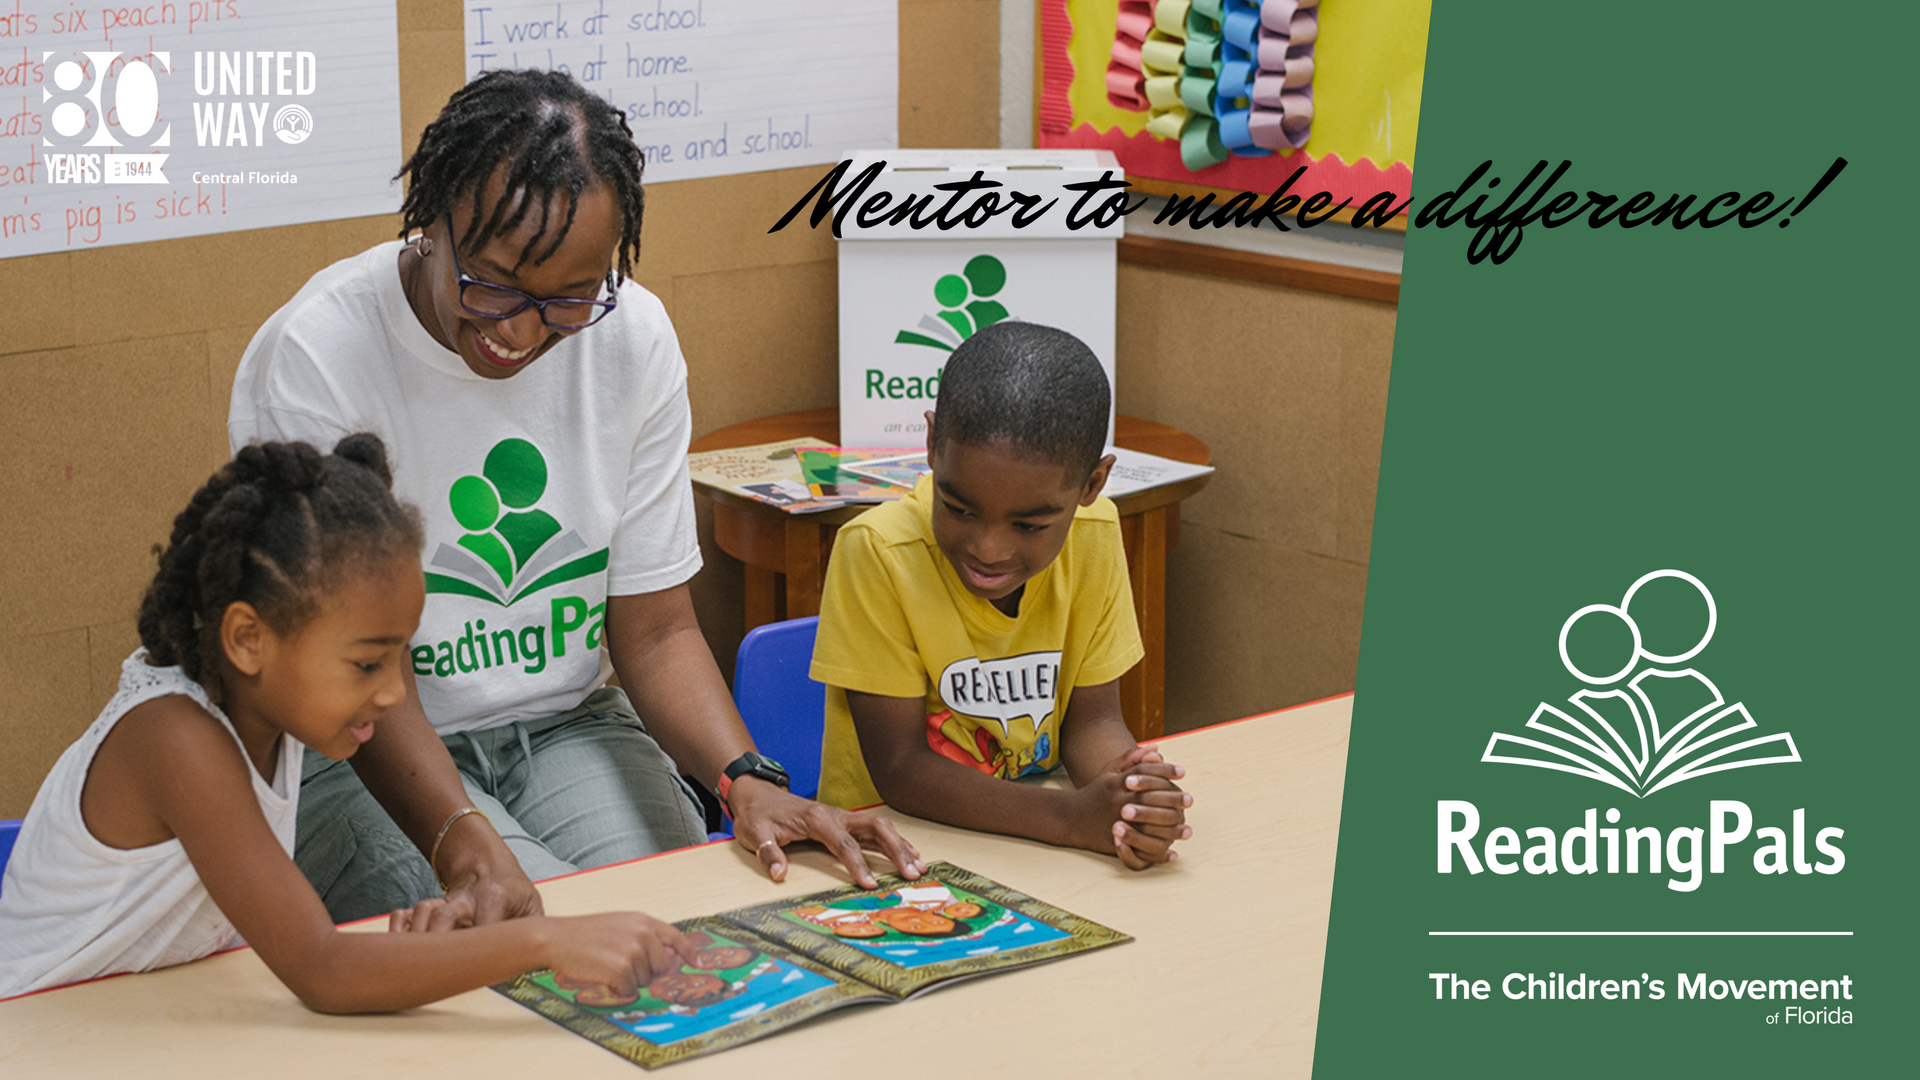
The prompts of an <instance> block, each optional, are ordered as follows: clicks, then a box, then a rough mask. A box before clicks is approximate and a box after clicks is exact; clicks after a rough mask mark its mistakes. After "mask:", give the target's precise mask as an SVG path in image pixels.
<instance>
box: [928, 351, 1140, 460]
mask: <svg viewBox="0 0 1920 1080" xmlns="http://www.w3.org/2000/svg"><path fill="white" fill-rule="evenodd" d="M1111 402H1112V392H1111V391H1110V390H1109V389H1108V387H1107V373H1106V371H1105V369H1103V368H1102V367H1101V366H1100V361H1099V360H1098V359H1096V358H1095V357H1094V355H1093V350H1091V349H1089V348H1087V346H1086V345H1085V343H1083V342H1082V341H1081V340H1080V339H1079V338H1077V337H1074V336H1073V335H1072V334H1069V333H1067V332H1066V331H1065V330H1056V329H1054V328H1053V327H1051V326H1041V325H1039V324H1037V323H1027V322H1015V321H1012V320H1008V321H1006V322H999V323H995V324H993V325H992V326H989V327H987V328H986V329H984V330H981V331H979V332H978V333H976V334H974V335H973V336H972V337H970V338H968V339H967V340H965V341H963V342H961V343H960V347H959V348H957V349H955V350H953V356H952V357H951V358H949V359H948V360H947V366H946V369H945V370H944V371H942V372H941V374H940V396H939V398H938V399H937V401H936V403H935V405H934V423H933V442H934V449H936V450H938V449H939V448H940V447H941V446H944V445H946V444H947V443H949V442H962V443H967V444H969V445H978V444H981V443H993V442H1004V443H1007V444H1008V445H1009V446H1010V447H1011V448H1012V449H1013V450H1015V451H1016V452H1019V453H1025V454H1032V455H1034V456H1036V457H1041V458H1044V459H1046V460H1049V461H1057V462H1059V463H1060V464H1061V465H1063V466H1065V467H1066V469H1067V471H1068V472H1069V473H1075V472H1076V471H1077V476H1076V477H1075V478H1076V480H1084V479H1085V478H1086V477H1087V475H1088V474H1090V473H1092V472H1093V468H1094V466H1096V465H1098V464H1099V463H1100V455H1101V453H1102V452H1103V451H1105V450H1106V446H1107V414H1108V412H1109V410H1110V408H1111Z"/></svg>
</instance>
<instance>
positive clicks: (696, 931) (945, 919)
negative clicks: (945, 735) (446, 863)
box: [493, 862, 1133, 1069]
mask: <svg viewBox="0 0 1920 1080" xmlns="http://www.w3.org/2000/svg"><path fill="white" fill-rule="evenodd" d="M675 925H677V926H678V927H679V928H680V929H681V930H682V931H683V932H685V933H686V934H687V935H688V936H689V937H691V938H693V940H694V942H695V944H696V945H698V946H699V952H698V953H697V954H696V955H695V957H694V962H693V963H691V964H684V965H682V966H681V967H680V968H679V969H678V970H675V971H670V972H666V973H664V974H661V975H658V976H656V977H655V978H654V979H653V980H652V981H651V982H649V983H647V984H646V985H645V986H643V987H640V988H639V989H638V990H636V991H635V992H634V993H632V994H619V993H616V992H614V991H611V990H609V989H608V988H607V987H604V986H595V985H590V984H583V983H579V982H575V981H573V980H571V979H568V978H566V977H564V976H561V975H557V974H555V973H554V972H552V971H536V972H530V973H528V974H526V975H522V976H520V977H519V978H517V979H514V980H512V981H511V982H505V983H501V984H499V985H497V986H495V987H494V988H493V989H494V990H496V991H498V992H499V993H501V994H504V995H506V996H507V997H510V998H512V999H513V1000H515V1001H517V1002H519V1003H520V1004H522V1005H525V1006H526V1007H527V1008H529V1009H532V1010H533V1011H535V1012H537V1013H539V1014H540V1015H541V1016H544V1017H546V1018H547V1019H549V1020H552V1021H553V1022H555V1023H557V1024H559V1025H561V1026H562V1027H565V1028H566V1029H567V1030H569V1031H572V1032H573V1033H575V1034H577V1035H580V1036H582V1037H584V1038H587V1039H591V1040H592V1041H594V1042H596V1043H598V1044H599V1045H601V1046H602V1047H605V1048H606V1049H607V1050H610V1051H612V1052H613V1053H615V1054H618V1055H620V1056H621V1057H623V1058H626V1059H627V1060H628V1061H631V1062H633V1063H635V1064H637V1065H640V1066H642V1067H644V1068H648V1069H652V1068H657V1067H659V1066H662V1065H671V1064H673V1063H674V1062H676V1061H685V1060H687V1059H688V1058H693V1057H699V1056H701V1055H704V1054H709V1053H713V1052H715V1051H719V1050H725V1049H728V1048H730V1047H734V1046H739V1045H741V1044H742V1043H746V1042H751V1041H752V1040H754V1039H758V1038H760V1037H762V1036H764V1035H771V1034H773V1033H774V1032H776V1031H779V1030H781V1029H783V1028H787V1027H790V1026H792V1025H794V1024H797V1023H800V1022H802V1021H804V1020H808V1019H811V1018H813V1017H815V1016H819V1015H821V1014H823V1013H826V1012H828V1011H830V1010H833V1009H837V1008H839V1007H840V1006H842V1005H851V1004H860V1003H868V1002H873V1003H882V1002H894V1001H903V1000H905V999H907V998H909V997H912V996H914V995H915V994H918V993H921V992H923V991H926V990H930V989H934V988H936V987H938V986H941V985H945V984H947V983H949V982H953V981H955V980H958V979H963V978H967V977H970V976H973V975H982V974H986V973H988V972H994V971H1005V970H1010V969H1013V968H1019V967H1026V966H1029V965H1032V964H1038V963H1044V962H1046V961H1048V960H1056V959H1059V958H1061V957H1064V956H1070V955H1072V954H1073V953H1077V952H1084V951H1087V950H1089V949H1098V948H1103V947H1105V946H1108V945H1117V944H1120V943H1122V942H1126V941H1131V940H1133V939H1132V938H1130V937H1128V936H1127V935H1125V934H1122V933H1120V932H1119V931H1116V930H1113V929H1110V928H1108V927H1105V926H1101V925H1100V924H1098V923H1095V922H1090V921H1088V920H1086V919H1083V918H1080V917H1079V916H1077V915H1073V914H1071V913H1069V912H1066V911H1062V910H1060V909H1059V908H1056V907H1053V906H1052V905H1050V904H1046V903H1043V902H1041V901H1039V900H1035V899H1034V898H1032V897H1030V896H1027V895H1026V894H1024V893H1020V892H1016V891H1015V890H1013V889H1010V888H1007V887H1006V886H1004V885H1001V884H999V883H998V882H995V881H992V880H990V879H988V878H984V877H981V876H979V875H978V874H973V873H970V872H968V871H966V870H962V869H960V868H959V867H957V866H954V865H952V864H951V863H944V862H936V863H934V864H933V865H931V866H929V867H928V868H927V872H926V874H924V875H923V876H922V877H921V878H920V880H918V881H907V880H906V879H904V878H901V877H899V876H898V875H888V876H886V877H883V878H882V879H881V880H880V882H879V885H878V887H877V888H874V889H861V888H859V887H857V886H852V885H848V886H843V887H841V888H838V889H831V890H828V891H826V892H819V893H813V894H810V895H807V896H800V897H793V898H790V899H786V900H776V901H772V902H769V903H766V904H759V905H755V906H753V907H747V908H740V909H738V910H735V911H728V912H723V913H721V914H720V915H717V916H705V917H702V918H697V919H688V920H686V921H684V922H680V923H676V924H675Z"/></svg>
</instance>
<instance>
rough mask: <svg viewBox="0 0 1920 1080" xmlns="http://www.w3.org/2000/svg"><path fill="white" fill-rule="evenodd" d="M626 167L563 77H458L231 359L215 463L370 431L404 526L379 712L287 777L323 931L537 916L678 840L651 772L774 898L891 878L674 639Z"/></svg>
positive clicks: (882, 845) (658, 373)
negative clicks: (291, 292) (396, 613)
mask: <svg viewBox="0 0 1920 1080" xmlns="http://www.w3.org/2000/svg"><path fill="white" fill-rule="evenodd" d="M642 164H643V163H642V159H641V155H640V152H639V150H638V148H637V147H636V146H635V145H634V142H633V137H632V133H631V132H630V131H629V130H628V128H627V125H626V121H625V119H624V118H623V117H622V116H621V115H620V113H619V112H618V111H616V110H615V109H614V108H613V107H611V106H610V105H608V104H607V102H605V101H604V100H602V99H600V98H598V97H595V96H594V95H593V94H592V93H590V92H588V91H586V90H585V89H583V88H582V87H581V86H580V85H579V84H578V83H576V82H574V81H573V79H572V78H570V77H569V76H567V75H564V74H560V73H556V72H547V71H496V72H489V73H487V74H484V75H482V76H480V77H479V78H477V79H475V80H474V81H473V82H471V83H469V84H468V85H467V86H466V87H465V88H463V89H461V90H460V91H459V92H457V93H456V94H454V95H453V97H452V99H451V100H449V101H448V102H447V105H446V107H445V108H444V109H443V110H442V111H441V113H440V116H439V117H438V118H437V119H435V120H434V121H433V123H431V124H429V125H428V126H427V128H426V130H425V131H424V132H423V133H422V134H421V137H420V144H419V146H418V148H417V149H416V150H415V152H414V154H413V157H412V158H411V159H409V160H408V161H407V163H406V164H405V166H404V167H403V168H402V169H401V172H400V175H401V176H403V177H405V178H406V180H407V194H406V199H405V201H404V203H403V205H402V207H401V237H402V239H401V240H400V241H395V242H389V243H387V244H383V245H381V246H379V247H376V248H374V249H372V250H370V251H367V252H365V253H364V254H361V255H359V256H356V257H353V258H350V259H347V260H345V261H343V262H340V263H337V264H335V265H334V266H331V267H329V268H328V269H326V270H323V271H321V272H320V273H319V274H318V275H316V276H315V277H314V278H313V279H312V280H311V281H309V282H308V283H307V285H306V287H305V288H303V289H302V290H301V291H300V292H299V294H298V295H296V296H295V297H294V298H293V299H292V300H291V301H289V302H288V304H287V305H286V306H285V307H283V308H281V309H280V311H278V312H277V313H275V314H274V316H273V317H272V318H271V319H269V320H268V321H267V323H266V325H265V326H263V327H262V328H261V330H260V332H259V333H258V334H256V335H255V336H254V339H253V341H252V343H251V344H249V345H248V347H247V351H246V354H245V356H244V358H243V359H242V360H241V364H240V370H239V373H238V375H237V376H236V378H235V381H234V388H233V400H232V405H231V411H230V414H229V418H228V438H229V441H230V443H231V444H232V447H233V448H234V449H235V450H236V451H237V450H239V448H241V447H243V446H246V445H248V444H249V443H252V442H255V441H258V440H265V439H274V440H283V439H296V440H302V441H307V442H311V443H315V444H317V445H322V446H330V445H332V444H333V443H334V442H335V441H337V440H338V439H339V438H340V437H341V436H343V435H345V434H348V433H350V432H355V431H371V432H375V433H377V434H378V435H379V436H380V437H381V438H382V439H384V440H386V443H387V445H388V446H389V447H391V449H392V459H393V463H394V489H395V491H396V493H397V494H399V495H400V496H401V497H402V498H404V499H406V500H408V501H410V502H412V503H414V504H415V505H417V506H419V507H420V508H421V511H422V515H423V517H424V519H425V526H426V536H427V543H426V551H425V563H426V565H425V572H426V607H425V611H424V613H423V614H422V616H421V620H420V628H419V630H418V632H417V633H415V634H414V636H413V638H412V640H411V642H410V644H409V650H408V669H407V673H406V674H407V683H408V693H407V695H406V698H405V700H404V701H402V702H400V703H399V704H397V705H395V706H394V707H393V709H392V710H391V711H390V714H389V715H388V716H387V717H386V718H385V719H384V720H383V722H382V723H381V724H380V725H379V727H378V728H377V729H376V730H377V735H376V736H375V737H374V738H373V739H372V740H371V741H370V742H368V743H367V745H366V746H365V747H364V748H362V749H361V751H360V753H358V754H357V755H355V756H354V758H353V761H352V764H351V765H348V764H346V763H344V762H329V761H328V760H326V759H324V758H321V757H319V756H317V755H312V754H309V755H308V757H307V760H306V769H305V780H304V784H303V787H302V794H301V801H300V813H299V831H298V839H297V845H296V849H295V857H296V860H297V861H298V863H299V864H300V867H301V869H302V870H303V871H304V872H305V873H306V874H307V875H308V877H309V878H310V879H311V880H312V881H313V884H314V886H315V888H316V889H318V890H319V892H320V895H321V897H322V898H323V899H324V900H325V901H326V903H327V908H328V910H329V912H330V913H331V914H332V915H333V916H334V918H336V919H340V920H345V919H354V918H361V917H365V916H367V915H373V914H378V913H382V912H387V911H392V910H394V909H397V908H402V907H407V906H410V905H413V904H415V903H416V902H418V901H420V900H421V899H423V898H425V897H430V896H437V895H439V894H440V893H442V892H444V893H445V894H446V895H447V896H449V897H451V898H453V899H454V900H455V901H464V902H456V903H451V904H447V905H444V906H442V907H440V908H439V909H438V914H437V915H436V918H440V919H443V920H452V919H456V918H463V917H465V915H466V913H468V912H471V915H472V917H473V918H475V919H476V920H477V921H479V922H490V921H493V920H495V919H498V918H503V917H513V916H516V915H523V914H531V913H537V912H538V911H539V910H540V900H539V895H538V893H536V892H535V891H534V889H533V887H532V886H531V884H529V879H536V880H537V879H541V878H546V877H552V876H555V875H558V874H563V873H567V872H569V871H572V870H576V869H585V868H588V867H593V866H601V865H604V864H607V863H610V862H616V861H620V860H624V859H631V858H636V857H639V856H641V855H646V854H651V853H653V852H656V851H662V850H667V849H670V848H676V847H682V846H685V845H687V844H691V843H695V842H698V841H700V840H702V839H704V837H705V832H704V827H703V822H702V816H701V813H700V811H699V810H698V809H697V807H696V803H695V799H694V797H693V795H692V793H691V792H690V791H689V790H687V788H686V785H685V784H684V783H683V781H682V780H681V779H680V774H682V773H684V774H687V775H690V776H692V777H695V778H697V779H699V780H701V781H703V782H705V783H706V784H708V785H710V786H712V787H713V788H714V789H715V790H716V792H717V793H718V794H719V796H720V801H721V803H722V805H723V806H724V807H725V808H726V809H727V810H728V812H729V813H730V814H731V815H732V817H733V819H734V823H735V835H736V836H737V837H738V840H739V843H740V844H741V845H742V846H743V847H746V848H748V849H751V850H753V851H754V852H755V853H756V854H757V855H758V857H759V859H760V861H761V863H762V865H764V866H765V867H766V869H767V871H768V872H769V873H771V874H772V876H773V877H774V878H775V879H776V880H778V879H780V878H781V877H783V876H784V874H785V872H786V856H785V854H784V852H783V850H782V849H783V847H784V846H785V845H787V844H789V843H793V842H796V841H801V840H809V839H811V840H815V841H819V842H821V843H823V844H825V845H826V846H827V847H828V848H829V850H831V851H833V852H834V853H835V854H836V855H837V856H838V857H839V858H840V859H841V860H842V861H843V862H845V863H846V865H847V867H848V869H849V871H850V872H851V873H852V875H853V876H854V878H855V879H856V880H858V881H860V882H861V883H862V884H863V885H869V884H871V883H872V881H873V877H872V874H871V872H870V871H869V870H868V869H867V865H866V861H865V859H864V857H863V856H862V855H861V853H860V849H861V848H863V847H865V848H869V849H872V850H876V851H879V852H882V853H883V854H885V855H886V856H887V857H888V858H890V859H891V860H893V862H894V863H895V864H896V865H898V866H899V867H900V868H901V870H902V871H903V872H905V873H907V874H908V875H909V876H915V875H917V873H918V872H919V870H920V869H921V865H922V864H921V863H920V860H919V856H918V854H917V853H916V852H915V851H914V849H913V848H912V847H911V846H910V845H908V844H907V843H906V842H905V841H903V840H902V839H901V838H900V836H899V834H898V833H897V832H895V830H894V828H893V826H892V824H891V823H889V822H887V821H886V820H885V819H883V818H876V817H872V816H869V815H862V814H847V813H844V812H842V811H839V810H836V809H833V808H830V807H825V806H821V805H819V804H817V803H814V802H811V801H809V800H804V799H800V798H797V797H795V796H793V795H791V794H790V793H788V792H787V791H786V790H785V779H786V776H785V773H784V772H783V771H781V769H780V768H779V766H778V765H777V764H775V763H773V762H771V761H768V760H767V759H765V758H762V757H760V756H759V755H758V754H756V753H754V751H753V742H752V740H751V738H750V737H749V736H748V735H747V732H746V729H745V727H744V726H743V725H742V724H741V722H740V718H739V715H738V714H737V713H736V712H735V711H734V708H733V704H732V701H731V699H730V698H729V697H728V694H727V690H726V686H725V683H724V682H723V681H722V680H721V677H720V674H719V670H718V668H717V667H716V666H715V664H714V661H713V655H712V653H711V652H710V651H709V650H708V649H707V646H706V642H705V639H704V638H703V637H702V636H701V634H700V629H699V626H698V624H697V623H696V621H695V618H694V613H693V604H692V600H691V598H690V596H689V594H688V590H687V582H688V580H689V579H690V578H692V576H693V575H694V573H695V572H696V571H697V570H698V569H699V568H700V552H699V547H698V544H697V542H696V540H695V535H694V514H693V495H692V488H691V485H690V483H689V481H688V476H687V465H686V451H687V443H688V440H689V438H690V435H691V429H692V417H691V413H690V411H689V408H688V402H687V377H686V364H685V361H684V360H683V359H682V357H681V354H680V346H679V342H678V340H677V338H676V337H675V335H674V331H673V327H672V325H671V324H670V323H669V322H668V320H667V316H666V313H665V311H664V310H663V309H662V307H661V304H660V301H659V300H658V299H656V298H655V297H654V296H653V295H652V294H651V293H649V292H648V291H647V290H645V289H643V288H641V287H640V286H639V285H638V284H636V283H634V282H633V281H632V280H630V277H629V275H630V273H631V271H632V269H633V264H634V260H635V259H636V258H637V257H638V255H639V247H640V216H641V187H640V177H641V167H642ZM609 669H610V670H611V672H612V673H614V674H617V675H618V676H619V682H620V687H619V688H616V687H612V686H608V685H606V683H607V674H608V672H609ZM622 688H624V689H622ZM642 718H644V722H643V720H642Z"/></svg>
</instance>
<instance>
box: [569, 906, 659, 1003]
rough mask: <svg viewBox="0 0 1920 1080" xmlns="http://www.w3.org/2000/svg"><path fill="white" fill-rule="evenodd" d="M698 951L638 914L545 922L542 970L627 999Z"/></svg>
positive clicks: (582, 917)
mask: <svg viewBox="0 0 1920 1080" xmlns="http://www.w3.org/2000/svg"><path fill="white" fill-rule="evenodd" d="M696 951H697V950H696V949H695V948H694V947H693V943H692V942H690V941H688V940H687V936H686V935H685V934H683V933H681V932H680V931H679V929H677V928H676V927H675V926H674V925H673V924H672V923H666V922H661V921H660V920H659V919H656V918H654V917H653V916H651V915H643V914H641V913H640V912H637V911H621V912H612V913H609V914H605V915H578V916H573V917H569V918H554V919H549V920H548V927H547V941H546V949H545V952H546V960H547V966H548V967H550V968H552V969H553V970H554V971H555V972H556V973H557V974H559V975H563V976H565V977H567V978H568V979H572V980H575V981H577V982H582V983H592V984H596V985H599V986H605V987H609V988H611V989H612V990H614V991H615V992H616V993H618V994H620V995H622V996H627V995H631V994H633V993H634V992H635V991H637V990H638V989H639V988H640V987H642V986H645V985H646V984H647V983H649V982H652V981H653V979H654V978H655V977H656V976H659V975H663V974H665V973H667V972H670V971H677V970H679V968H680V966H681V965H682V964H691V963H693V962H694V960H693V957H694V953H695V952H696Z"/></svg>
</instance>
